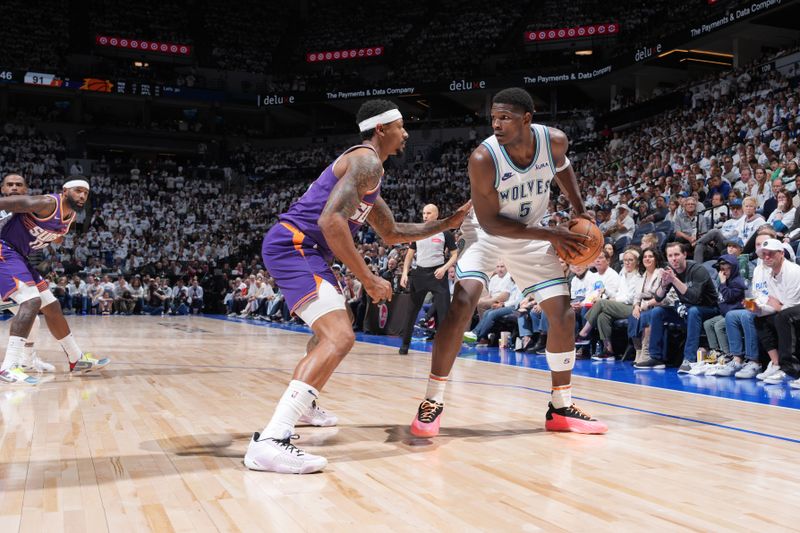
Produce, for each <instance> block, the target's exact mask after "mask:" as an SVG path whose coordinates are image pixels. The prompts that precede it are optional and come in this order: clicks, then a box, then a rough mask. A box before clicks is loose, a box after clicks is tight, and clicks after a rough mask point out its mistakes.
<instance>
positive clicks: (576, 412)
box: [544, 403, 608, 435]
mask: <svg viewBox="0 0 800 533" xmlns="http://www.w3.org/2000/svg"><path fill="white" fill-rule="evenodd" d="M545 418H546V420H545V423H544V428H545V429H546V430H547V431H571V432H573V433H587V434H593V435H598V434H602V433H605V432H607V431H608V426H606V425H605V424H604V423H602V422H600V421H599V420H596V419H594V418H592V417H591V416H589V415H587V414H586V413H584V412H583V411H581V410H580V409H578V408H577V407H576V406H575V404H572V405H570V406H569V407H561V408H559V409H556V408H555V407H553V404H552V403H550V404H549V409H547V415H546V417H545Z"/></svg>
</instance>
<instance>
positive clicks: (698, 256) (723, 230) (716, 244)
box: [694, 199, 744, 263]
mask: <svg viewBox="0 0 800 533" xmlns="http://www.w3.org/2000/svg"><path fill="white" fill-rule="evenodd" d="M730 210H731V216H730V217H729V218H728V219H727V220H726V221H725V222H724V223H723V224H722V226H721V227H720V228H719V229H712V230H711V231H708V232H706V233H705V234H704V235H703V236H702V237H700V238H699V239H698V240H697V245H696V246H695V249H694V260H695V261H697V262H698V263H702V262H703V261H705V258H706V256H710V257H717V256H719V255H720V253H722V250H723V246H724V245H725V243H726V242H727V241H729V240H731V239H735V238H737V237H738V235H739V221H740V219H741V218H742V216H744V215H743V213H742V201H741V200H739V199H736V200H732V201H731V203H730Z"/></svg>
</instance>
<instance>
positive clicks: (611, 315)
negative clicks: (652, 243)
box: [575, 249, 644, 361]
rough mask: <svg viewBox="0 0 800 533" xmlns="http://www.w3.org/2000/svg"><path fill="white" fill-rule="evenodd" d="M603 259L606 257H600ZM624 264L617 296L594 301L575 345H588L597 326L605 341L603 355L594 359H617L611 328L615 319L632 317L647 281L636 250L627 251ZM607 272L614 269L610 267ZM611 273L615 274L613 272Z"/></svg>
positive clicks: (619, 278)
mask: <svg viewBox="0 0 800 533" xmlns="http://www.w3.org/2000/svg"><path fill="white" fill-rule="evenodd" d="M600 257H604V255H603V254H601V256H600ZM598 259H599V258H598ZM603 262H604V263H605V264H606V265H607V264H608V258H607V257H604V261H603ZM596 264H597V263H596ZM622 264H623V267H622V274H621V275H619V274H617V276H618V281H617V283H618V287H617V290H616V291H615V294H614V295H613V296H611V295H610V294H609V297H608V298H603V299H600V300H597V301H595V302H594V304H593V305H592V308H591V309H590V310H589V312H588V313H586V323H585V324H584V326H583V328H582V329H581V331H580V332H579V333H578V337H577V339H576V341H575V344H587V343H588V341H589V335H590V334H591V332H592V329H593V328H594V327H597V329H598V332H599V334H600V340H602V341H603V352H602V353H600V354H598V355H595V356H592V359H595V360H599V361H605V360H610V361H613V360H614V358H615V357H614V350H613V347H612V346H611V328H612V326H613V324H614V320H621V319H623V318H628V317H629V316H631V312H632V311H633V301H634V299H635V298H636V295H637V294H638V293H639V290H640V289H641V287H642V282H643V279H644V278H643V277H642V273H641V271H640V268H639V251H638V250H636V249H630V250H626V251H625V253H623V254H622ZM598 270H599V269H598ZM608 270H611V269H610V268H609V269H608ZM608 270H607V271H608ZM607 271H606V272H607ZM611 271H612V272H614V271H613V270H611ZM615 274H616V272H615Z"/></svg>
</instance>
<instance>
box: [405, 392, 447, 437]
mask: <svg viewBox="0 0 800 533" xmlns="http://www.w3.org/2000/svg"><path fill="white" fill-rule="evenodd" d="M443 409H444V404H443V403H439V402H434V401H433V400H425V401H423V402H422V403H421V404H419V409H418V410H417V416H415V417H414V420H413V421H412V422H411V434H412V435H414V436H415V437H435V436H436V435H438V434H439V424H440V423H441V421H442V418H441V414H442V410H443Z"/></svg>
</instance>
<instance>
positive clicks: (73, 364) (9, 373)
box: [0, 179, 109, 385]
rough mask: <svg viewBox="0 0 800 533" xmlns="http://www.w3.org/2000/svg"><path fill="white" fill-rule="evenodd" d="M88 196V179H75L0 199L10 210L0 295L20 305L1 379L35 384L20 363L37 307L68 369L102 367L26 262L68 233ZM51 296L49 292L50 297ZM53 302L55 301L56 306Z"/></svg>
mask: <svg viewBox="0 0 800 533" xmlns="http://www.w3.org/2000/svg"><path fill="white" fill-rule="evenodd" d="M88 196H89V183H88V182H87V181H86V180H84V179H73V180H71V181H68V182H67V183H65V184H64V188H63V192H62V193H61V194H48V195H40V196H24V195H18V196H9V197H6V198H0V210H3V211H7V212H11V213H14V215H13V216H12V217H11V219H10V220H9V221H8V222H7V223H6V224H5V225H4V226H3V228H2V230H0V295H2V299H3V300H7V299H11V300H13V301H14V302H16V303H17V304H18V305H19V311H18V312H17V316H16V317H15V318H14V320H13V322H12V323H11V335H10V337H9V339H8V346H7V347H6V355H5V359H4V360H3V364H2V367H0V381H3V382H6V383H25V384H29V385H36V384H37V383H38V379H37V378H34V377H32V376H28V375H27V374H25V372H24V371H23V370H22V368H21V367H20V361H21V360H22V356H23V349H24V346H25V343H26V339H27V337H28V335H29V334H30V331H31V328H32V326H33V323H34V319H35V318H36V315H37V314H38V313H39V311H40V310H41V311H42V312H43V313H44V315H45V318H46V319H47V325H48V327H49V328H50V331H51V332H52V333H53V335H54V336H55V338H56V339H57V340H58V342H59V344H61V347H62V348H63V350H64V352H65V353H66V354H67V357H68V359H69V366H70V371H72V372H90V371H92V370H96V369H99V368H102V367H104V366H106V365H107V364H108V363H109V360H108V359H101V360H98V359H94V358H93V357H91V354H89V353H83V352H82V351H81V350H80V348H79V347H78V345H77V343H76V342H75V339H74V338H73V337H72V333H71V332H70V329H69V326H68V325H67V322H66V320H65V319H64V315H63V314H62V313H61V307H60V305H58V300H56V299H55V297H53V295H52V293H50V291H49V290H47V289H48V287H47V282H46V281H44V280H42V278H41V276H40V275H39V273H38V272H36V270H35V269H34V268H33V267H32V266H31V265H30V264H29V263H28V260H27V258H28V255H30V254H31V253H32V252H33V251H34V250H41V249H43V248H46V247H47V246H48V245H49V244H50V243H51V242H54V241H58V240H59V239H61V238H62V237H63V236H64V235H66V233H67V232H68V231H69V227H70V225H71V224H72V223H73V222H74V221H75V216H76V211H80V210H82V209H83V206H84V204H85V203H86V199H87V198H88ZM48 295H49V296H48ZM54 304H56V305H54Z"/></svg>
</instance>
